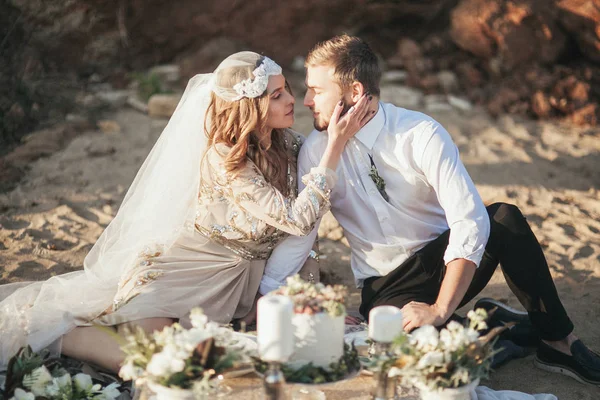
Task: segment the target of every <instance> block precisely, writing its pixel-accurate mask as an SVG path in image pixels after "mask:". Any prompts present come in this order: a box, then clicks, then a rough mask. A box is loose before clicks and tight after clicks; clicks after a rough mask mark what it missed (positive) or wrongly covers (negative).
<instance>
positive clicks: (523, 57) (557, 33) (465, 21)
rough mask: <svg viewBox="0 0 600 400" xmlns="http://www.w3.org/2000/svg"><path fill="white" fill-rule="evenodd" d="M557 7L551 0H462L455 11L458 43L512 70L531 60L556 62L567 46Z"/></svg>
mask: <svg viewBox="0 0 600 400" xmlns="http://www.w3.org/2000/svg"><path fill="white" fill-rule="evenodd" d="M556 14H557V10H556V8H555V7H552V6H549V4H548V1H547V0H522V1H520V2H512V1H511V2H505V1H503V0H461V2H460V3H459V4H458V6H457V7H456V8H454V9H453V10H452V13H451V28H450V35H451V36H452V39H453V40H454V42H455V43H456V45H457V46H459V47H461V48H462V49H464V50H467V51H469V52H471V53H473V54H475V55H476V56H478V57H481V58H484V59H493V58H497V59H499V60H500V63H499V66H500V67H501V68H502V69H503V70H505V71H511V70H512V69H513V68H514V67H516V66H517V65H520V64H523V63H527V62H530V61H534V60H535V61H538V62H541V63H545V64H551V63H553V62H555V61H556V60H557V59H558V58H559V57H560V56H561V55H562V53H563V51H564V50H565V48H566V45H567V37H566V35H565V34H564V32H563V31H562V30H561V28H560V27H559V25H558V21H557V15H556Z"/></svg>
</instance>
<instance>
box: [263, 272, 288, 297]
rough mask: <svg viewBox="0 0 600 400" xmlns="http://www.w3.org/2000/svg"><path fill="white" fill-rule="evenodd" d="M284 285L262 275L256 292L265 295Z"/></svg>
mask: <svg viewBox="0 0 600 400" xmlns="http://www.w3.org/2000/svg"><path fill="white" fill-rule="evenodd" d="M284 284H285V283H284V282H279V281H278V280H276V279H273V278H271V277H269V276H267V275H263V277H262V279H261V281H260V286H259V288H258V291H259V292H260V294H262V295H265V294H267V293H269V292H272V291H273V290H277V289H279V287H280V286H283V285H284Z"/></svg>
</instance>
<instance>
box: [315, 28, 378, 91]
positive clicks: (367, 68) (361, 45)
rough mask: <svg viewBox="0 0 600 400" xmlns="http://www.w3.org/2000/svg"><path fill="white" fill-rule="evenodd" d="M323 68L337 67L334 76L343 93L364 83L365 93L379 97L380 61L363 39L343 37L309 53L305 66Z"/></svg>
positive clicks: (336, 38) (327, 41)
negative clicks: (327, 66)
mask: <svg viewBox="0 0 600 400" xmlns="http://www.w3.org/2000/svg"><path fill="white" fill-rule="evenodd" d="M319 65H331V66H333V67H334V71H335V72H334V76H335V78H336V79H337V83H338V84H339V85H340V87H341V88H342V89H348V88H349V87H350V86H351V85H352V83H353V82H360V83H362V84H363V86H364V88H365V91H367V92H369V93H370V94H372V95H374V96H379V81H380V79H381V68H380V67H379V61H378V59H377V56H376V55H375V53H374V52H373V50H371V47H370V46H369V45H368V44H367V42H365V41H364V40H362V39H361V38H358V37H356V36H350V35H340V36H336V37H334V38H331V39H329V40H326V41H324V42H321V43H319V44H317V45H316V46H315V47H314V48H313V49H312V50H311V51H310V52H309V53H308V56H307V57H306V62H305V66H307V67H309V66H319Z"/></svg>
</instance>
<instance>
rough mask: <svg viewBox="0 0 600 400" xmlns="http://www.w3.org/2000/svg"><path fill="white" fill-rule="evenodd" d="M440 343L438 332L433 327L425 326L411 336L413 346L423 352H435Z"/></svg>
mask: <svg viewBox="0 0 600 400" xmlns="http://www.w3.org/2000/svg"><path fill="white" fill-rule="evenodd" d="M438 343H439V333H438V330H437V329H436V328H435V327H434V326H432V325H425V326H422V327H420V328H418V329H416V330H415V331H414V332H413V333H412V334H411V344H414V345H415V346H416V348H417V349H419V350H423V351H431V350H434V349H435V348H436V347H437V346H438Z"/></svg>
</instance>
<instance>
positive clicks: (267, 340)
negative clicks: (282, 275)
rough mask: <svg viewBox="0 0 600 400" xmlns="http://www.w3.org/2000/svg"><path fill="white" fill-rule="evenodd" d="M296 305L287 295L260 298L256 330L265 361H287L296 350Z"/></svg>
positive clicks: (260, 352)
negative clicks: (293, 320) (293, 323)
mask: <svg viewBox="0 0 600 400" xmlns="http://www.w3.org/2000/svg"><path fill="white" fill-rule="evenodd" d="M293 313H294V306H293V303H292V300H290V298H289V297H287V296H263V297H261V298H260V299H259V300H258V306H257V321H256V331H257V336H258V354H259V355H260V358H261V359H262V360H263V361H271V362H285V361H287V360H288V359H289V358H290V356H291V355H292V353H293V352H294V328H293V327H292V315H293Z"/></svg>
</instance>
